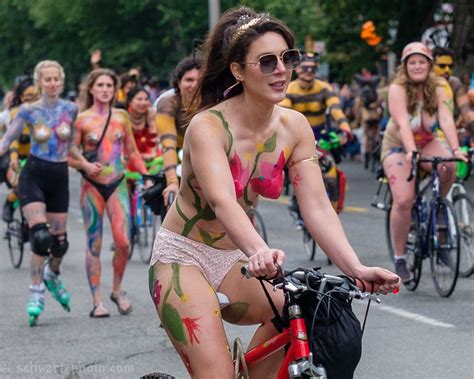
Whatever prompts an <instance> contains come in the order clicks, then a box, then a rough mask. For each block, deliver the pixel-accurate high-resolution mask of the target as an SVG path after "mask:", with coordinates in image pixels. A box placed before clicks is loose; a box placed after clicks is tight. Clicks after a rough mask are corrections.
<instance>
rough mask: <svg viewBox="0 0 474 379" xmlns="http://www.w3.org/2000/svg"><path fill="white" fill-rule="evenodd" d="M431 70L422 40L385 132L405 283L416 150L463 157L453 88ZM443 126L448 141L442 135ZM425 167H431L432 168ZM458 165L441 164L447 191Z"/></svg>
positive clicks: (409, 49) (392, 101)
mask: <svg viewBox="0 0 474 379" xmlns="http://www.w3.org/2000/svg"><path fill="white" fill-rule="evenodd" d="M432 69H433V56H432V54H431V51H430V50H429V49H428V48H427V47H426V46H425V45H424V44H422V43H421V42H412V43H410V44H408V45H407V46H405V48H404V49H403V53H402V59H401V64H400V66H399V67H398V71H397V75H396V77H395V80H394V82H393V83H392V84H391V85H390V88H389V92H388V106H389V110H390V114H391V119H390V120H389V122H388V124H387V129H386V131H385V134H384V138H383V144H382V156H381V159H382V161H383V168H384V170H385V174H386V176H387V178H388V180H389V185H390V189H391V191H392V197H393V204H392V211H391V215H390V225H391V228H392V230H391V235H392V238H393V241H394V247H395V270H396V273H397V274H398V275H399V276H400V277H401V279H402V281H403V282H405V283H406V282H409V281H410V280H411V279H412V275H411V273H410V272H409V270H408V269H407V264H406V259H405V244H406V240H407V236H408V232H409V229H410V220H411V208H412V205H413V200H414V197H415V184H414V181H411V182H408V181H407V178H408V176H409V173H410V170H411V159H412V156H413V153H414V152H419V153H420V154H421V155H422V156H441V157H452V156H453V155H454V156H455V157H457V158H461V159H465V157H464V155H463V154H462V153H461V151H460V150H459V142H458V138H457V135H456V130H455V126H454V120H453V98H452V92H451V90H450V87H449V84H448V82H447V81H446V80H445V79H443V78H441V77H437V76H436V75H435V73H434V72H433V70H432ZM439 129H441V130H442V131H443V133H444V135H445V137H446V138H445V139H444V138H441V137H440V133H438V130H439ZM441 135H442V134H441ZM423 168H424V169H426V170H430V167H429V166H426V167H423ZM455 169H456V166H455V164H444V165H443V166H441V167H440V179H441V188H442V192H443V194H445V195H446V194H447V193H448V191H449V189H450V187H451V185H452V184H453V182H454V180H455V178H456V174H455Z"/></svg>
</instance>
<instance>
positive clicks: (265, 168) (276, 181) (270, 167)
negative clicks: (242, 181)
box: [250, 151, 285, 199]
mask: <svg viewBox="0 0 474 379" xmlns="http://www.w3.org/2000/svg"><path fill="white" fill-rule="evenodd" d="M284 165H285V154H283V151H282V152H281V153H280V157H279V158H278V162H277V164H273V163H271V162H266V161H262V162H261V163H260V176H259V177H258V178H253V179H250V185H251V186H252V191H253V192H255V193H258V194H259V195H262V196H264V197H267V198H270V199H278V197H279V196H280V194H281V190H282V188H283V166H284Z"/></svg>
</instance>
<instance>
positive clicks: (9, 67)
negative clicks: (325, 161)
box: [0, 0, 462, 88]
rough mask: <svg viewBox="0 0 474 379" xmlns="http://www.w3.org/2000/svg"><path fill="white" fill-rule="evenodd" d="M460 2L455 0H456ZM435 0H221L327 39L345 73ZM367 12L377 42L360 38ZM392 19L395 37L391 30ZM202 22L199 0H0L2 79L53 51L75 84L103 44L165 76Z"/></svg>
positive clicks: (416, 31)
mask: <svg viewBox="0 0 474 379" xmlns="http://www.w3.org/2000/svg"><path fill="white" fill-rule="evenodd" d="M456 1H457V2H458V3H459V2H462V1H461V0H456ZM439 4H440V0H434V1H432V0H391V1H386V0H371V1H368V0H358V1H356V0H318V1H315V0H292V1H288V0H241V1H237V0H221V9H222V10H223V11H224V10H226V9H228V8H231V7H235V6H238V5H246V6H250V7H252V8H254V9H256V10H257V11H262V12H269V13H271V14H272V15H274V16H276V17H278V18H280V19H282V20H283V21H285V22H286V23H287V24H288V25H289V27H290V28H291V29H292V30H293V31H294V33H295V35H296V38H297V44H298V47H300V48H302V47H303V46H304V41H305V38H306V36H307V35H311V36H312V38H313V40H320V41H324V42H325V43H326V50H327V55H326V56H325V57H324V59H327V60H328V61H329V62H330V63H331V71H332V73H333V74H335V75H336V77H335V78H336V79H339V80H348V79H349V78H350V77H351V75H352V74H353V72H355V71H357V70H359V69H360V68H361V67H363V66H367V67H369V68H373V64H374V62H376V61H377V60H378V59H379V58H380V57H381V56H383V55H384V54H385V53H386V51H387V50H388V49H391V50H394V51H395V52H397V53H399V52H400V50H401V48H402V47H403V45H404V44H405V43H407V42H410V41H412V40H416V39H419V38H420V36H421V33H422V32H423V30H424V29H425V28H426V27H428V26H429V23H430V22H431V20H432V14H433V11H434V9H435V8H436V7H437V6H438V5H439ZM367 20H372V21H373V22H374V24H375V25H376V27H377V33H378V34H379V35H381V36H382V37H383V41H382V43H381V44H380V46H377V47H372V46H368V45H367V44H366V43H365V42H364V41H362V40H361V39H360V35H359V33H360V28H361V25H362V24H363V23H364V22H365V21H367ZM396 25H398V33H397V36H396V38H391V37H390V35H389V31H390V29H391V28H392V30H393V28H394V26H396ZM207 30H208V9H207V1H205V0H179V1H176V0H133V1H130V0H2V4H1V6H0V44H1V46H2V49H0V86H2V87H3V88H7V87H10V86H11V85H12V83H13V80H14V78H15V76H17V75H20V74H23V73H30V74H31V73H32V71H33V68H34V66H35V64H36V63H37V62H38V61H40V60H42V59H55V60H58V61H59V62H61V63H62V64H63V65H64V67H65V70H66V75H67V86H68V87H70V88H71V87H75V86H76V85H77V84H78V82H79V81H80V79H81V77H82V76H83V75H84V74H85V73H87V72H88V71H89V70H90V63H89V57H90V53H91V52H92V51H93V50H94V49H97V48H99V49H101V50H102V52H103V58H102V61H101V65H102V66H106V67H112V68H114V69H115V70H116V71H117V72H123V71H125V70H127V69H128V68H130V67H136V66H139V67H141V69H142V70H143V72H145V73H147V74H153V75H157V76H158V77H159V78H160V79H162V80H166V79H167V78H168V76H169V73H170V72H171V71H172V69H173V68H174V66H175V65H176V63H177V62H178V61H179V60H180V59H181V58H183V57H184V56H186V55H188V54H190V53H191V52H192V51H193V48H194V46H195V40H202V39H203V38H204V37H205V35H206V33H207Z"/></svg>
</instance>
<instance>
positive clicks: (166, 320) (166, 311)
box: [161, 303, 188, 345]
mask: <svg viewBox="0 0 474 379" xmlns="http://www.w3.org/2000/svg"><path fill="white" fill-rule="evenodd" d="M161 315H162V318H163V326H164V327H165V328H166V329H167V330H168V331H169V332H170V334H171V336H172V337H173V338H174V339H175V340H176V341H178V342H181V343H183V344H185V345H187V344H188V341H187V339H186V333H185V330H184V325H183V322H182V321H181V317H180V316H179V313H178V311H177V310H176V308H175V307H173V306H172V305H171V304H169V303H164V304H163V308H162V310H161Z"/></svg>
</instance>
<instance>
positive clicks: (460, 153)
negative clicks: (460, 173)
mask: <svg viewBox="0 0 474 379" xmlns="http://www.w3.org/2000/svg"><path fill="white" fill-rule="evenodd" d="M453 155H454V157H455V158H458V159H461V160H462V161H463V162H465V163H467V162H468V159H467V155H466V153H465V152H464V151H461V150H459V149H455V150H454V151H453Z"/></svg>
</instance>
